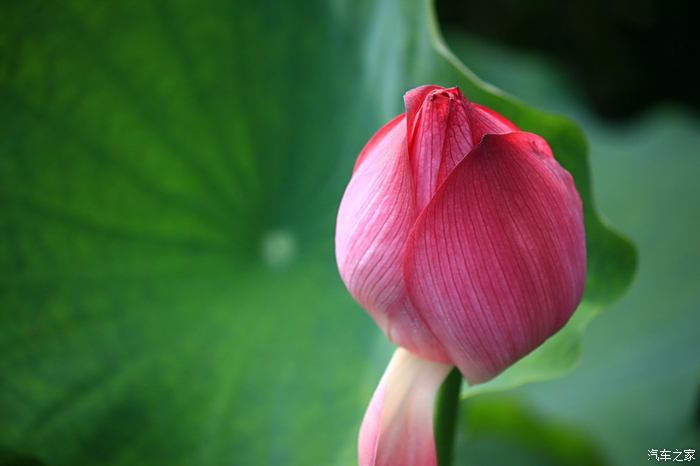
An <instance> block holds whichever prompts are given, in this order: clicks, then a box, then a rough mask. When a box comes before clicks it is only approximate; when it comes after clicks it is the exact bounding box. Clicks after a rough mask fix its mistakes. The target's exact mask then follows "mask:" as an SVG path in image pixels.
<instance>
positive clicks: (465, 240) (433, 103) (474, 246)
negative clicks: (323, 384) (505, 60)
mask: <svg viewBox="0 0 700 466" xmlns="http://www.w3.org/2000/svg"><path fill="white" fill-rule="evenodd" d="M404 102H405V108H406V112H405V113H403V114H401V115H399V116H397V117H396V118H394V119H393V120H391V121H390V122H388V123H387V124H386V125H384V126H383V127H382V128H381V129H380V130H379V131H378V132H377V133H376V134H375V135H374V136H373V137H372V139H370V141H369V142H368V143H367V145H366V146H365V147H364V149H363V150H362V152H361V153H360V155H359V157H358V158H357V161H356V163H355V167H354V171H353V175H352V178H351V180H350V183H349V184H348V186H347V189H346V191H345V194H344V196H343V199H342V201H341V204H340V209H339V212H338V219H337V228H336V238H335V244H336V259H337V263H338V269H339V271H340V276H341V278H342V280H343V282H344V283H345V285H346V287H347V288H348V290H349V291H350V293H351V294H352V296H353V297H354V298H355V300H356V301H357V302H358V303H359V304H360V305H361V306H362V307H363V308H364V309H365V310H366V311H367V312H368V313H369V314H370V316H371V317H372V318H373V319H374V320H375V322H376V323H377V325H378V326H379V327H380V328H381V329H382V331H383V332H384V334H385V335H386V337H387V338H388V339H389V340H390V341H392V342H393V343H395V344H397V345H398V346H400V347H402V348H404V349H405V350H406V351H405V352H404V351H403V350H399V351H401V352H400V353H399V352H397V354H396V355H395V356H394V360H396V359H397V358H399V359H400V361H399V362H401V363H400V364H399V363H398V362H396V363H395V362H394V360H392V363H391V364H390V366H389V368H388V369H387V373H386V374H385V376H384V378H383V379H382V382H381V383H380V387H379V388H378V390H377V392H375V396H374V398H373V400H372V403H371V405H370V409H369V410H368V412H367V415H366V417H365V422H364V423H363V428H362V433H361V446H360V451H361V455H360V457H361V464H363V465H364V464H402V465H406V466H408V465H412V464H415V465H425V464H429V463H426V461H423V460H420V461H418V460H416V461H418V462H410V461H407V462H406V461H399V462H398V463H396V462H393V463H392V462H391V461H388V462H387V461H377V458H379V459H381V458H387V457H390V456H391V455H392V452H391V451H390V449H387V450H383V451H381V452H380V454H379V455H376V454H375V455H374V456H373V455H369V454H367V451H368V448H365V447H366V446H367V445H372V444H373V443H372V442H374V445H375V446H377V445H379V446H381V445H382V444H383V443H382V442H381V441H379V440H378V438H379V437H382V436H383V437H382V438H384V439H386V438H398V437H396V436H397V435H398V436H399V437H400V436H401V435H404V434H403V433H401V432H403V431H402V430H401V429H399V431H401V432H399V431H397V430H396V429H398V427H397V426H395V425H392V424H391V423H387V422H386V421H382V422H377V421H376V420H377V419H381V418H382V416H381V414H379V415H378V414H377V413H382V412H384V413H386V412H389V411H391V412H393V413H395V412H396V409H398V408H396V406H395V402H396V400H395V399H392V398H391V397H392V396H393V397H398V398H397V399H403V400H407V401H406V402H404V403H403V404H402V406H401V409H403V410H406V412H404V413H403V417H404V419H410V418H411V413H421V412H425V411H426V409H427V412H428V414H430V413H432V411H431V409H432V408H430V407H428V408H426V406H428V405H430V406H432V405H431V404H432V403H433V401H434V395H435V393H434V391H435V390H437V388H436V387H438V386H439V385H440V382H441V381H442V380H443V379H444V377H445V376H446V375H447V372H449V371H446V370H444V368H445V367H448V368H449V367H451V366H453V365H454V366H457V367H458V368H459V370H460V372H461V373H462V374H463V375H464V377H465V378H466V379H467V381H468V382H470V383H472V384H475V383H481V382H485V381H487V380H489V379H491V378H493V377H495V376H496V375H498V374H499V373H501V372H502V371H503V370H505V369H506V368H507V367H508V366H510V365H512V364H513V363H514V362H516V361H517V360H519V359H520V358H522V357H523V356H525V355H526V354H528V353H529V352H530V351H532V350H533V349H535V348H536V347H538V346H539V345H540V344H542V343H543V342H544V341H545V340H546V339H547V338H549V337H550V336H551V335H553V334H554V333H555V332H557V331H558V330H559V329H560V328H561V327H562V326H563V325H564V324H565V323H566V322H567V321H568V320H569V318H570V317H571V315H572V314H573V312H574V310H575V309H576V307H577V306H578V304H579V302H580V300H581V297H582V294H583V289H584V284H585V276H586V246H585V236H584V224H583V211H582V205H581V199H580V197H579V195H578V192H577V191H576V186H575V185H574V181H573V179H572V177H571V175H570V174H569V173H568V172H567V171H566V170H565V169H564V168H562V167H561V165H559V163H558V162H557V161H556V160H555V159H554V157H553V155H552V151H551V149H550V148H549V145H548V144H547V142H546V141H545V140H544V139H542V138H541V137H539V136H537V135H535V134H531V133H527V132H523V131H520V130H518V128H517V127H516V126H515V125H514V124H513V123H511V122H510V121H508V120H507V119H505V118H504V117H503V116H501V115H499V114H498V113H496V112H494V111H493V110H490V109H488V108H486V107H483V106H481V105H478V104H476V103H473V102H469V101H468V100H467V99H466V98H465V97H464V95H462V93H461V92H460V91H459V89H457V88H451V89H445V88H442V87H438V86H423V87H419V88H416V89H413V90H411V91H409V92H408V93H407V94H406V95H405V97H404ZM404 353H405V354H404ZM406 361H412V362H408V363H407V362H406ZM425 364H435V365H436V368H434V370H426V369H425V367H424V365H425ZM414 366H415V367H414ZM397 368H402V369H401V370H402V371H405V372H406V373H407V374H409V376H400V375H397V370H398V369H397ZM412 371H418V372H420V373H423V372H425V373H426V374H428V375H429V376H426V377H422V378H412V377H411V376H410V374H411V373H412ZM419 379H420V380H419ZM421 380H422V381H423V382H421ZM407 381H410V383H409V382H407ZM426 387H428V392H429V393H427V394H426V393H425V389H426ZM414 390H418V391H419V392H420V393H421V396H415V394H412V393H411V392H412V391H414ZM397 393H398V394H397ZM387 396H389V398H387ZM420 403H423V404H424V406H421V405H420ZM392 406H393V407H392ZM394 415H395V414H392V416H394ZM424 416H425V415H424ZM418 417H420V416H418ZM428 417H429V416H428ZM405 425H406V424H405V423H404V426H405ZM430 425H431V426H432V424H430ZM378 426H383V430H382V429H380V428H378ZM392 429H393V430H392ZM375 430H376V432H375ZM368 432H370V433H371V432H375V433H376V434H377V436H378V437H374V434H368ZM392 432H393V433H392ZM397 432H398V433H397ZM387 436H388V437H387ZM392 436H393V437H392ZM363 439H365V440H364V441H365V442H369V443H366V444H365V447H363V445H362V441H363ZM367 439H370V440H367ZM431 439H432V434H431ZM431 441H432V440H430V441H428V440H427V439H426V442H427V443H426V442H424V443H426V445H428V446H427V447H425V448H423V449H422V450H421V451H422V452H423V453H422V454H423V456H421V454H419V453H417V454H416V455H413V456H412V457H414V458H421V457H425V456H426V455H427V457H430V448H431V447H430V442H431ZM389 444H395V442H389ZM432 448H433V449H434V446H433V447H432ZM369 450H372V448H369ZM363 451H364V453H362V452H363ZM375 453H376V451H375ZM363 455H364V456H363ZM433 456H434V455H433ZM363 458H365V460H366V459H367V458H370V460H371V461H370V460H366V461H365V462H363V461H362V460H363Z"/></svg>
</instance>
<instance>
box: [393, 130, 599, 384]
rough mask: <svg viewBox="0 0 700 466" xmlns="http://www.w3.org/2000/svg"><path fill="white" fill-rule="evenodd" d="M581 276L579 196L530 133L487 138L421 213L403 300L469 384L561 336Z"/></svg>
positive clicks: (411, 241) (578, 292)
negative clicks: (556, 334)
mask: <svg viewBox="0 0 700 466" xmlns="http://www.w3.org/2000/svg"><path fill="white" fill-rule="evenodd" d="M585 274H586V251H585V238H584V229H583V213H582V206H581V201H580V198H579V195H578V193H577V191H576V188H575V186H574V183H573V180H572V178H571V175H569V173H568V172H566V171H565V170H564V169H563V168H562V167H561V166H560V165H559V164H558V163H557V162H556V160H555V159H554V158H553V157H552V156H551V151H550V150H549V146H548V145H547V143H546V142H545V141H544V140H543V139H542V138H540V137H538V136H535V135H533V134H529V133H521V132H517V133H509V134H504V135H486V136H485V137H484V139H483V140H482V142H481V144H480V145H479V146H477V147H476V148H475V149H474V151H472V153H471V154H469V155H468V156H467V157H465V158H464V160H462V162H460V164H459V165H458V166H457V167H456V168H455V170H454V171H453V172H452V173H451V174H450V176H449V178H448V179H447V180H446V181H445V183H444V184H443V185H442V187H441V188H440V190H439V191H438V192H437V194H436V195H435V197H434V198H433V199H432V200H431V202H430V204H429V205H428V206H427V207H426V209H425V210H424V211H423V212H422V213H421V216H420V217H419V219H418V220H417V222H416V224H415V226H414V230H413V232H412V233H411V238H410V239H409V243H408V244H407V248H406V257H405V279H406V286H407V289H408V293H409V296H410V299H411V301H412V302H413V303H414V305H415V306H416V308H417V310H418V311H419V313H420V314H421V315H422V316H423V319H424V320H425V321H426V322H429V324H430V326H431V328H432V330H433V332H434V334H435V335H436V336H437V337H438V339H439V340H440V341H441V343H442V344H443V346H444V347H445V350H446V351H447V353H448V355H449V356H450V358H451V360H452V361H453V362H454V363H455V364H456V365H457V366H458V367H459V368H460V371H461V372H462V373H463V374H464V376H465V377H466V378H467V380H469V381H470V382H471V383H478V382H483V381H486V380H488V379H490V378H492V377H494V376H495V375H497V374H498V373H500V372H501V371H502V370H504V369H505V368H506V367H508V366H509V365H510V364H512V363H513V362H515V361H516V360H518V359H519V358H521V357H523V356H524V355H526V354H527V353H528V352H530V351H531V350H533V349H534V348H535V347H537V346H538V345H539V344H541V343H542V342H543V341H544V340H545V339H547V338H548V337H549V336H550V335H552V334H553V333H554V332H556V331H557V330H558V329H560V328H561V327H562V326H563V325H564V324H565V323H566V322H567V320H568V319H569V317H570V316H571V314H572V313H573V311H574V310H575V309H576V307H577V305H578V303H579V301H580V299H581V296H582V293H583V288H584V281H585Z"/></svg>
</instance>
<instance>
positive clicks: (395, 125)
mask: <svg viewBox="0 0 700 466" xmlns="http://www.w3.org/2000/svg"><path fill="white" fill-rule="evenodd" d="M405 136H406V126H405V118H404V117H403V116H400V117H398V118H396V119H394V120H392V121H391V122H389V123H388V124H387V125H385V126H384V127H383V128H382V129H381V130H379V132H378V133H377V134H376V135H375V136H374V137H373V138H372V139H371V140H370V142H369V143H368V144H367V146H366V147H365V149H364V150H363V151H362V153H361V154H360V159H361V160H359V161H358V163H357V165H356V170H355V173H354V174H353V177H352V179H351V180H350V183H349V184H348V187H347V189H346V191H345V194H344V195H343V200H342V201H341V203H340V208H339V210H338V219H337V225H336V236H335V251H336V260H337V263H338V270H339V271H340V276H341V278H342V279H343V281H344V282H345V285H346V286H347V288H348V290H349V291H350V293H351V294H352V296H353V297H354V298H355V300H357V302H358V303H360V305H361V306H362V307H364V308H365V309H366V310H367V311H368V312H369V314H370V315H371V316H372V317H373V318H374V320H375V321H376V322H377V324H378V325H379V327H380V328H381V329H382V330H383V332H384V333H385V334H386V336H387V337H388V338H389V339H390V340H392V341H394V342H395V343H397V344H399V345H401V346H404V347H406V348H409V349H412V350H414V351H417V352H419V353H420V354H423V355H424V357H426V358H433V359H438V360H445V359H446V356H445V355H444V352H443V351H442V347H441V346H440V345H439V344H438V343H437V341H436V340H435V337H434V336H433V335H432V333H431V332H430V330H429V329H428V327H427V326H426V325H425V323H424V322H423V321H422V319H421V318H420V316H419V315H417V314H416V313H415V312H414V311H413V310H412V308H411V306H410V303H409V302H408V299H407V297H406V292H405V287H404V284H403V263H402V258H403V250H404V246H405V243H406V240H407V238H408V234H409V232H410V230H411V226H412V225H413V222H414V221H415V218H416V216H417V215H416V213H415V209H414V202H413V189H412V179H411V176H410V173H409V167H408V155H407V153H406V144H405Z"/></svg>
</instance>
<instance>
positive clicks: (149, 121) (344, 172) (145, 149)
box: [0, 0, 634, 465]
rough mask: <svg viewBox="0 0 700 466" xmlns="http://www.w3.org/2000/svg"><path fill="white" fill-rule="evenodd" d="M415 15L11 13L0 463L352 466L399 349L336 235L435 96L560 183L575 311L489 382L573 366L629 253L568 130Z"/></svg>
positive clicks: (0, 220)
mask: <svg viewBox="0 0 700 466" xmlns="http://www.w3.org/2000/svg"><path fill="white" fill-rule="evenodd" d="M431 8H432V7H431V5H430V4H429V3H425V2H422V1H418V0H414V1H400V0H386V1H380V0H378V1H365V2H348V1H345V2H344V1H342V0H339V1H329V2H322V1H320V0H319V1H308V2H299V3H298V4H289V3H279V2H275V3H271V2H270V3H268V2H228V1H216V0H205V1H202V2H197V4H193V3H191V2H185V1H180V2H178V1H173V2H165V1H163V2H160V1H149V2H139V1H126V2H113V3H95V2H89V1H80V0H73V1H65V2H60V3H59V2H41V1H39V0H22V1H9V2H4V3H3V5H2V14H0V106H1V112H0V118H1V119H2V120H1V127H2V130H1V131H2V133H1V134H2V137H1V138H0V238H1V239H2V240H1V241H0V349H1V352H0V413H2V415H1V416H0V461H4V462H6V463H8V464H15V463H18V462H19V463H22V462H24V464H36V463H46V464H71V465H73V464H126V465H133V464H148V465H159V464H163V465H166V464H167V465H176V464H183V465H191V464H245V465H248V464H298V465H308V464H336V463H337V464H347V463H348V462H351V461H352V457H353V454H354V453H353V451H354V447H353V444H354V437H355V435H356V429H357V425H358V424H359V421H360V419H361V416H362V414H363V411H364V408H365V406H366V403H367V400H368V398H369V394H370V392H371V390H372V388H373V385H374V384H375V383H376V380H377V378H378V375H379V373H380V372H381V370H382V367H383V366H384V364H385V363H386V361H387V360H388V355H389V352H390V346H389V345H388V344H386V343H385V342H384V341H383V339H382V338H381V337H380V336H379V332H378V330H376V329H375V328H374V326H373V325H372V323H371V322H370V319H369V318H368V317H367V316H366V315H365V314H364V313H363V312H361V311H360V310H359V308H358V307H357V306H356V305H355V304H354V303H353V302H352V300H351V299H350V298H349V296H348V294H347V293H346V291H345V290H344V289H343V287H342V284H341V283H340V280H339V279H338V277H337V272H336V271H335V265H334V260H333V250H332V245H333V240H332V239H333V224H334V216H335V210H336V208H337V204H338V202H339V199H340V196H341V194H342V190H343V188H344V184H345V183H346V182H347V180H348V177H349V175H350V170H351V167H352V163H353V160H354V157H355V155H356V154H357V152H358V151H359V149H360V148H361V147H362V145H363V143H364V142H365V141H366V140H367V139H368V137H369V136H370V135H371V134H372V132H373V131H374V130H376V128H377V127H378V126H379V125H380V124H381V123H383V122H384V121H386V120H387V119H388V118H389V117H391V116H392V115H393V114H396V113H398V112H400V111H401V95H402V93H403V92H404V91H405V90H406V89H408V88H410V87H413V86H416V85H419V84H422V83H426V82H434V83H437V84H442V85H455V84H457V85H460V86H462V88H463V89H464V91H465V92H466V94H467V95H468V96H469V97H470V98H472V99H474V100H477V101H480V102H483V103H485V104H487V105H490V106H492V107H494V108H496V109H497V110H499V111H501V112H502V113H504V114H506V115H507V116H508V117H510V118H512V119H514V120H515V121H516V122H517V123H518V124H520V125H521V126H522V127H523V128H524V129H528V130H532V131H535V132H538V133H541V134H543V135H544V136H545V137H547V138H548V139H549V141H550V143H551V144H552V147H553V149H554V152H555V154H556V156H557V157H558V158H559V160H561V162H562V163H563V164H564V165H565V166H566V167H567V168H569V170H571V171H572V173H573V174H574V176H575V177H576V181H577V183H578V185H579V189H580V190H581V193H582V195H583V197H584V202H585V204H586V226H587V232H588V238H589V257H590V273H589V277H588V289H587V294H586V300H585V303H584V306H583V308H582V309H581V310H580V311H579V313H578V314H577V317H576V318H575V321H574V322H572V324H571V325H570V326H569V327H568V328H567V329H565V330H564V331H563V332H562V333H560V334H559V335H558V336H557V337H555V338H554V339H552V340H551V341H552V342H553V343H552V344H550V343H548V344H547V345H545V347H543V348H542V350H539V351H538V352H536V353H534V354H533V356H532V357H531V358H528V359H526V360H525V361H523V363H522V364H519V365H516V366H514V368H513V369H512V371H511V372H510V373H506V374H504V378H503V379H502V380H503V381H504V382H503V381H502V382H500V383H501V386H506V385H516V384H519V383H523V382H524V381H527V380H530V379H536V378H543V377H549V376H552V375H554V374H557V373H560V372H562V371H564V370H567V369H568V368H570V367H571V365H572V364H573V361H574V360H575V355H576V353H577V349H576V347H577V342H578V339H579V337H578V333H579V332H580V329H581V328H582V325H583V323H585V322H587V321H588V320H589V319H590V317H591V316H592V315H593V313H594V312H595V311H596V310H597V309H599V307H600V306H602V305H603V304H605V303H607V302H609V301H610V300H611V299H613V298H614V297H616V296H617V295H619V294H620V292H621V291H622V290H623V289H624V287H625V286H626V284H627V283H628V282H629V280H630V277H631V273H632V270H633V268H634V254H633V252H632V249H631V248H630V246H629V244H628V243H627V242H625V241H624V240H623V239H621V238H620V237H619V236H617V235H615V234H614V233H612V232H611V231H610V230H608V229H607V228H606V227H605V226H604V225H603V224H602V223H601V222H600V221H599V219H598V217H597V216H596V214H595V209H594V206H593V204H592V199H591V193H590V184H589V180H588V175H587V164H586V144H585V140H584V138H583V136H582V135H581V133H580V131H579V130H578V129H577V128H576V127H575V126H573V125H572V124H571V123H569V122H568V121H566V120H564V119H562V118H560V117H553V116H549V115H545V114H542V113H540V112H537V111H534V110H531V109H528V108H527V107H525V106H524V105H522V104H520V103H518V102H516V101H514V100H512V99H510V98H508V97H505V96H504V95H502V94H501V93H499V92H497V91H495V90H493V89H491V88H489V87H488V86H484V85H482V84H481V83H479V82H478V80H476V79H475V78H474V77H473V76H471V75H470V74H469V72H468V71H466V69H463V68H462V66H461V65H460V64H459V63H458V62H457V61H456V60H455V59H454V58H453V57H452V56H451V55H450V53H449V52H448V51H447V50H446V49H445V48H444V46H443V45H442V42H441V41H440V39H439V37H437V35H436V34H437V32H436V25H435V23H434V17H433V15H432V10H431ZM577 322H578V323H577ZM562 349H568V350H567V351H563V350H562ZM509 374H510V375H509Z"/></svg>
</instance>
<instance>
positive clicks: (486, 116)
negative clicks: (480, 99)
mask: <svg viewBox="0 0 700 466" xmlns="http://www.w3.org/2000/svg"><path fill="white" fill-rule="evenodd" d="M468 113H469V128H470V129H471V133H472V134H471V136H472V141H473V142H474V145H477V144H479V143H480V142H481V140H482V139H483V137H484V136H486V135H487V134H506V133H512V132H514V131H520V130H519V129H518V127H517V126H515V124H514V123H513V122H511V121H510V120H507V119H506V118H505V117H504V116H503V115H501V114H500V113H498V112H496V111H494V110H491V109H490V108H487V107H484V106H483V105H479V104H475V103H471V104H470V108H469V112H468Z"/></svg>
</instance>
